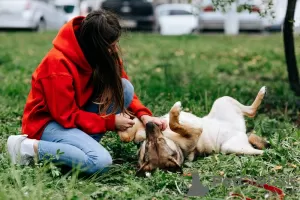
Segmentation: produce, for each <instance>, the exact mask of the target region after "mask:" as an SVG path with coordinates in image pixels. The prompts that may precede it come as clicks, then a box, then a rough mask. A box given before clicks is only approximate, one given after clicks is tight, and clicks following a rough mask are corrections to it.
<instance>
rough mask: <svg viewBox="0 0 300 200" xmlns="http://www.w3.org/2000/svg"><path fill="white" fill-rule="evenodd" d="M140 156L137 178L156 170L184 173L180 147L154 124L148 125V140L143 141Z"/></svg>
mask: <svg viewBox="0 0 300 200" xmlns="http://www.w3.org/2000/svg"><path fill="white" fill-rule="evenodd" d="M138 155H139V170H138V171H137V173H136V175H137V176H143V175H144V174H145V172H152V171H154V170H155V169H161V170H166V171H171V172H181V173H182V169H181V165H182V163H183V161H184V157H183V153H182V151H181V149H180V147H179V146H178V145H177V144H176V143H175V142H173V141H172V140H170V139H168V138H166V137H165V136H164V135H163V134H162V132H161V130H160V129H159V127H158V126H157V125H155V124H154V123H152V122H149V123H147V124H146V140H145V141H143V143H142V145H141V147H140V149H139V152H138Z"/></svg>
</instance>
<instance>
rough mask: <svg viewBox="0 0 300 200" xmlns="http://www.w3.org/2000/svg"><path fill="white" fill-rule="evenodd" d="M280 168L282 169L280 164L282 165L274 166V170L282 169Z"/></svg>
mask: <svg viewBox="0 0 300 200" xmlns="http://www.w3.org/2000/svg"><path fill="white" fill-rule="evenodd" d="M280 169H282V166H280V165H277V166H275V167H274V168H273V170H280Z"/></svg>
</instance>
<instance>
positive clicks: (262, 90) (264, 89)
mask: <svg viewBox="0 0 300 200" xmlns="http://www.w3.org/2000/svg"><path fill="white" fill-rule="evenodd" d="M259 93H260V94H262V95H265V94H266V93H267V87H266V86H263V87H262V88H260V90H259Z"/></svg>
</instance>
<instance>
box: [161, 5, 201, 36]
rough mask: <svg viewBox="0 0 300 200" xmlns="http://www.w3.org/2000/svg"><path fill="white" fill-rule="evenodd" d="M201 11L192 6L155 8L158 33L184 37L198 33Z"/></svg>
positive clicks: (162, 6)
mask: <svg viewBox="0 0 300 200" xmlns="http://www.w3.org/2000/svg"><path fill="white" fill-rule="evenodd" d="M198 15H199V9H197V8H196V7H195V6H193V5H191V4H162V5H159V6H157V7H156V8H155V18H156V28H155V29H156V31H158V32H159V33H160V34H161V35H184V34H191V33H194V32H197V31H198Z"/></svg>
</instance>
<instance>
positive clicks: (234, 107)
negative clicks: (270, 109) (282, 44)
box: [118, 86, 269, 171]
mask: <svg viewBox="0 0 300 200" xmlns="http://www.w3.org/2000/svg"><path fill="white" fill-rule="evenodd" d="M265 94H266V87H265V86H263V87H262V88H261V89H260V90H259V92H258V94H257V96H256V98H255V100H254V101H253V103H252V104H251V105H249V106H246V105H243V104H241V103H240V102H239V101H237V100H236V99H234V98H232V97H229V96H223V97H221V98H218V99H217V100H215V101H214V103H213V105H212V108H211V110H210V112H209V113H208V114H207V115H206V116H204V117H198V116H196V115H194V114H192V113H188V112H184V111H182V107H181V102H180V101H178V102H176V103H175V104H174V105H173V106H172V108H171V109H170V111H169V113H167V114H165V115H164V116H161V118H162V119H165V120H166V121H167V123H168V124H169V126H168V127H167V129H166V130H164V131H163V132H161V131H160V130H159V129H158V128H155V126H154V125H153V124H149V125H148V128H147V126H146V127H144V126H143V124H142V122H141V121H140V120H139V119H137V118H135V119H134V121H135V124H134V126H133V127H132V128H129V129H127V130H126V131H124V132H118V135H119V137H120V139H121V141H123V142H131V141H134V142H136V143H138V142H143V143H142V145H141V147H140V149H139V165H140V169H139V170H138V171H151V170H153V169H155V168H164V166H162V165H163V164H162V163H158V162H157V161H154V160H153V159H154V158H153V157H155V156H152V157H151V156H150V157H149V155H150V154H153V155H160V154H161V153H153V151H154V149H155V148H156V150H155V151H157V152H158V151H161V150H159V149H163V148H162V147H160V146H165V148H169V149H171V150H172V151H171V150H169V151H167V150H164V151H165V152H168V153H165V152H164V153H162V154H168V156H167V155H164V156H163V157H168V159H167V161H168V162H169V161H170V160H172V163H173V164H174V163H175V165H171V166H173V167H175V168H178V166H180V165H181V164H182V163H183V161H182V158H177V159H176V157H178V155H179V157H180V155H181V154H180V151H181V152H182V157H184V158H186V159H187V160H189V161H193V160H194V159H195V157H196V156H198V155H210V154H213V153H224V154H232V153H233V154H243V155H262V154H263V152H264V151H263V150H264V149H265V148H267V147H269V143H268V142H267V141H265V140H264V139H263V138H261V137H259V136H257V135H255V134H250V135H249V137H248V136H247V134H246V123H245V119H244V116H247V117H251V118H253V117H255V116H256V113H257V109H258V107H259V106H260V104H261V102H262V100H263V98H264V96H265ZM153 127H154V128H153ZM160 132H161V133H160ZM151 135H152V136H151ZM161 138H163V139H161ZM163 140H164V141H165V142H164V145H161V144H160V145H158V143H159V142H158V141H163ZM153 141H156V142H153ZM157 145H158V146H159V147H158V148H157ZM254 146H255V147H256V148H254ZM149 148H150V151H149ZM178 149H180V150H178ZM151 152H152V153H151ZM174 152H177V153H176V155H175V154H174ZM145 154H147V155H145ZM148 154H149V155H148ZM170 157H173V158H174V159H169V158H170ZM162 160H166V159H162ZM174 160H175V161H176V162H175V161H174ZM168 162H166V161H163V163H165V165H166V166H165V167H166V168H168V167H167V166H168V165H170V164H168ZM149 163H150V164H149ZM151 163H154V164H151Z"/></svg>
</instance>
